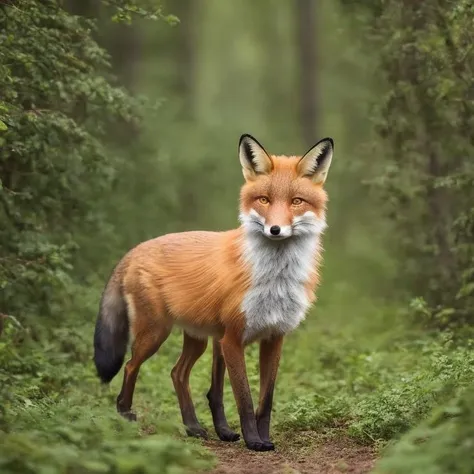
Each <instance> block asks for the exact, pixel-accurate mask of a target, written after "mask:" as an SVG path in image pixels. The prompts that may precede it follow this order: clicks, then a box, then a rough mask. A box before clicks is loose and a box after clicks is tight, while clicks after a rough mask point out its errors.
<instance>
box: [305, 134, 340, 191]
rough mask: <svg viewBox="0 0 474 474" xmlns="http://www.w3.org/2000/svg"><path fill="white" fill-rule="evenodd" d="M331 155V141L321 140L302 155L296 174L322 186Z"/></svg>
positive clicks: (332, 143) (328, 139) (332, 142)
mask: <svg viewBox="0 0 474 474" xmlns="http://www.w3.org/2000/svg"><path fill="white" fill-rule="evenodd" d="M333 153H334V141H333V139H332V138H323V139H322V140H320V141H319V142H318V143H316V145H314V146H313V147H312V148H310V149H309V150H308V151H307V152H306V153H305V154H304V155H303V157H302V158H301V160H300V161H299V163H298V165H297V171H298V174H299V175H300V176H306V177H308V178H310V179H311V180H312V181H313V182H314V183H316V184H323V183H324V181H326V178H327V175H328V171H329V167H330V166H331V161H332V155H333Z"/></svg>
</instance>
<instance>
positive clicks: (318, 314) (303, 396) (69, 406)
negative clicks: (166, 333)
mask: <svg viewBox="0 0 474 474" xmlns="http://www.w3.org/2000/svg"><path fill="white" fill-rule="evenodd" d="M95 296H96V295H95V294H94V297H90V300H91V303H92V301H95ZM331 304H332V303H331V302H330V301H329V300H328V301H325V300H324V298H323V299H322V301H321V304H320V305H319V306H317V308H316V310H315V311H314V312H313V313H312V314H311V315H310V317H309V318H308V320H307V321H306V322H305V323H304V324H303V326H302V327H301V328H300V329H299V330H298V331H296V333H294V334H293V335H291V336H290V337H288V338H287V342H286V345H285V347H284V353H283V358H282V364H281V370H280V374H279V378H278V381H277V387H276V392H275V410H274V419H273V433H274V435H275V437H276V438H277V439H278V441H279V442H280V446H281V447H282V448H283V447H285V443H287V444H288V443H291V439H292V436H291V435H293V434H294V433H295V432H297V431H308V430H311V431H315V432H319V433H323V432H324V433H325V435H328V434H329V435H330V436H331V434H332V435H335V436H340V435H344V436H350V437H353V438H355V439H356V440H357V441H359V442H361V443H364V444H373V445H377V446H381V445H382V446H383V445H384V444H386V443H387V441H389V440H393V439H397V438H398V437H399V436H400V435H402V434H403V433H405V432H407V431H408V430H409V429H410V428H412V427H413V426H415V425H416V424H418V422H419V421H420V420H422V419H424V418H426V417H427V416H428V415H429V413H430V412H431V410H432V409H433V408H434V407H437V406H438V405H440V404H442V403H444V402H447V401H448V400H449V399H450V398H452V397H453V396H454V395H458V394H461V393H462V389H463V388H464V387H465V386H466V385H468V384H469V382H470V380H472V377H473V371H474V353H473V351H472V343H471V342H469V341H467V342H466V341H464V343H463V345H459V344H457V343H455V341H454V340H453V339H452V338H451V337H450V335H449V334H444V335H443V336H436V337H434V336H432V337H428V336H426V335H422V334H421V333H416V332H408V331H407V330H406V329H404V328H403V327H397V325H396V324H395V323H394V321H396V313H395V312H393V311H391V310H388V309H385V312H386V314H384V310H383V309H381V308H380V307H371V306H369V305H367V307H366V315H365V316H366V317H365V318H364V320H365V321H372V323H371V324H372V329H371V328H370V327H369V326H368V325H367V323H364V325H361V324H360V323H358V324H347V323H346V324H345V325H344V324H341V322H340V321H338V318H337V316H334V315H333V318H331V319H330V320H329V319H325V318H324V317H323V315H324V314H331V311H332V310H331ZM371 312H373V316H372V318H371V317H369V316H370V315H371ZM91 314H92V313H91ZM388 321H392V323H389V322H388ZM382 327H385V330H382V329H381V328H382ZM92 328H93V321H92V318H89V319H87V318H85V319H81V320H80V321H79V322H78V324H76V325H73V326H61V325H58V327H57V328H56V329H54V330H52V331H51V333H50V337H48V338H45V337H39V336H37V335H35V331H31V330H30V329H28V328H24V327H20V326H18V325H17V324H15V323H14V321H13V320H10V321H8V323H7V324H6V329H5V332H4V334H3V335H2V339H1V340H0V341H1V342H0V387H1V388H0V391H1V392H0V395H1V398H2V401H3V403H2V406H1V412H0V413H1V418H0V446H1V448H0V471H1V472H2V473H6V474H8V473H19V472H21V473H30V472H31V473H58V474H59V473H63V472H74V473H75V472H81V473H99V472H100V473H102V472H104V473H147V472H163V473H175V472H176V473H177V472H196V471H199V470H201V469H207V468H210V467H211V466H212V465H213V458H212V455H211V454H210V453H209V451H207V450H206V449H205V447H204V446H202V444H201V443H200V442H198V441H196V440H190V439H187V438H185V434H184V430H183V428H182V427H181V423H180V414H179V408H178V404H177V400H176V396H175V394H174V391H173V387H172V383H171V378H170V375H169V374H170V371H171V368H172V367H173V365H174V363H175V361H176V360H177V358H178V356H179V353H180V348H181V347H180V346H181V336H180V335H179V333H178V331H176V333H174V334H172V336H171V337H170V339H169V340H168V341H167V343H166V344H165V345H164V346H163V348H162V349H161V350H160V353H159V355H158V356H155V357H154V358H153V359H151V360H150V361H148V362H147V363H145V364H144V365H143V367H142V371H141V373H140V377H139V380H138V383H137V390H136V395H135V401H134V407H135V410H136V411H137V413H138V415H139V422H138V423H129V422H127V421H125V420H122V419H121V418H120V417H119V416H117V415H116V413H115V397H116V395H117V393H118V391H119V389H120V385H121V374H119V376H117V377H116V379H114V380H113V381H112V383H111V385H110V386H101V385H100V383H99V382H98V380H97V378H96V375H95V372H94V367H93V364H92V359H91V354H92V347H91V346H92V344H91V341H92ZM375 334H377V337H374V335H375ZM247 362H248V370H249V379H250V383H251V385H252V390H253V392H254V400H257V388H258V372H257V363H258V347H257V346H256V345H254V346H251V347H249V348H248V350H247ZM210 366H211V351H210V350H208V351H207V352H206V353H205V354H204V356H203V357H202V359H200V360H199V361H198V363H197V364H196V367H195V369H194V370H193V373H192V376H191V389H192V392H193V397H194V402H195V405H196V411H197V414H198V417H199V418H200V419H201V421H202V422H203V425H204V426H205V427H206V428H208V430H209V432H210V434H211V436H214V434H213V430H212V421H211V417H210V413H209V409H208V406H207V400H206V398H205V393H206V391H207V389H208V387H209V382H210ZM459 396H461V395H459ZM224 399H225V403H226V411H227V414H228V417H229V420H230V424H231V426H232V427H233V428H235V429H238V428H239V426H238V417H237V412H236V408H235V402H234V400H233V397H232V393H231V390H230V384H229V383H228V382H227V383H226V386H225V397H224ZM311 439H312V438H311ZM282 445H283V446H282ZM405 445H406V443H405ZM400 449H403V445H401V447H400ZM397 459H398V457H397ZM157 469H158V470H157ZM390 472H392V471H390ZM400 472H402V471H400Z"/></svg>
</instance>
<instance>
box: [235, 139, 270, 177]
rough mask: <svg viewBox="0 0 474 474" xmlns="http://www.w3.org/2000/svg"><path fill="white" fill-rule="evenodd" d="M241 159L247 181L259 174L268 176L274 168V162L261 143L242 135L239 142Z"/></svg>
mask: <svg viewBox="0 0 474 474" xmlns="http://www.w3.org/2000/svg"><path fill="white" fill-rule="evenodd" d="M239 159H240V164H241V165H242V172H243V174H244V177H245V179H246V180H252V179H255V178H256V177H257V175H259V174H268V173H270V172H271V170H272V168H273V164H272V160H271V159H270V156H268V153H267V152H266V151H265V148H263V146H262V145H260V143H258V141H257V140H255V138H253V137H252V136H251V135H247V134H245V135H242V136H241V137H240V141H239Z"/></svg>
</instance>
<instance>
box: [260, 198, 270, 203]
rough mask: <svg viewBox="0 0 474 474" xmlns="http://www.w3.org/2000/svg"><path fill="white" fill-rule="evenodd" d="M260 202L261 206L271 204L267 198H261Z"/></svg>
mask: <svg viewBox="0 0 474 474" xmlns="http://www.w3.org/2000/svg"><path fill="white" fill-rule="evenodd" d="M258 200H259V201H260V204H268V203H269V202H270V201H269V200H268V198H267V197H266V196H261V197H259V198H258Z"/></svg>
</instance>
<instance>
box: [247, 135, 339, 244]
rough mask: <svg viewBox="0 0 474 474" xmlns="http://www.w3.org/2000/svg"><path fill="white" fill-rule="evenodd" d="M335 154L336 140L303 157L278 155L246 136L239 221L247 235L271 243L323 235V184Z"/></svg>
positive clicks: (324, 223) (316, 147) (321, 142)
mask: <svg viewBox="0 0 474 474" xmlns="http://www.w3.org/2000/svg"><path fill="white" fill-rule="evenodd" d="M333 150H334V142H333V140H332V139H331V138H324V139H322V140H320V141H319V142H318V143H316V145H314V146H313V147H312V148H310V149H309V150H308V151H307V152H306V153H305V154H304V155H303V156H275V155H269V154H268V153H267V152H266V151H265V149H264V148H263V146H262V145H261V144H260V143H259V142H258V141H257V140H256V139H255V138H253V137H252V136H250V135H242V136H241V137H240V143H239V158H240V163H241V165H242V172H243V174H244V178H245V184H244V185H243V186H242V189H241V193H240V220H241V222H242V225H243V226H244V228H245V230H246V231H247V232H250V233H254V234H261V235H263V236H265V237H267V238H268V239H271V240H283V239H288V238H291V237H293V236H301V235H317V234H320V233H321V232H322V231H323V230H324V229H325V227H326V219H325V209H326V202H327V199H328V197H327V194H326V191H325V190H324V189H323V184H324V182H325V181H326V177H327V174H328V170H329V167H330V165H331V160H332V156H333Z"/></svg>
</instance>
